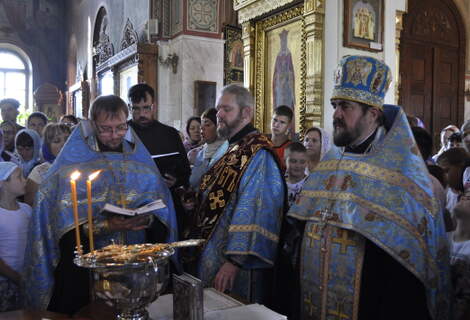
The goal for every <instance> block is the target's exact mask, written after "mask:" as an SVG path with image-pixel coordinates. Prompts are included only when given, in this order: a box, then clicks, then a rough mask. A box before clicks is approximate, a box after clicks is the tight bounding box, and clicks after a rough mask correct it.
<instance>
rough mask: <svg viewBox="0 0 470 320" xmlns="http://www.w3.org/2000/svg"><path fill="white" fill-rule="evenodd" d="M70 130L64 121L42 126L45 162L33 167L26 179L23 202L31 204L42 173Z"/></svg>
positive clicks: (43, 173)
mask: <svg viewBox="0 0 470 320" xmlns="http://www.w3.org/2000/svg"><path fill="white" fill-rule="evenodd" d="M70 133H71V130H70V127H69V126H68V125H66V124H65V123H49V124H48V125H47V126H46V127H45V128H44V133H43V137H44V143H43V144H42V148H41V150H42V155H43V157H44V160H45V162H44V163H41V164H40V165H37V166H36V167H34V169H33V170H32V171H31V173H30V174H29V176H28V180H26V193H25V195H24V202H26V203H27V204H29V205H30V206H32V205H33V202H34V197H35V196H36V192H37V191H38V188H39V185H40V184H41V183H42V181H43V178H44V175H45V174H46V172H47V170H49V168H50V167H51V166H52V163H53V162H54V160H55V158H56V157H57V155H58V154H59V152H60V150H62V147H63V146H64V144H65V142H66V141H67V139H68V137H69V136H70Z"/></svg>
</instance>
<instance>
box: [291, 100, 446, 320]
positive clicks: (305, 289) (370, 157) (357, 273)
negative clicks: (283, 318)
mask: <svg viewBox="0 0 470 320" xmlns="http://www.w3.org/2000/svg"><path fill="white" fill-rule="evenodd" d="M384 113H385V116H386V124H385V125H386V126H388V127H389V128H390V130H389V131H388V133H387V134H386V135H384V136H383V137H382V138H381V139H379V141H377V142H376V143H375V144H374V146H373V150H372V151H371V152H369V153H367V154H360V155H358V154H349V153H344V154H341V150H339V149H337V148H334V149H332V150H331V151H330V152H329V153H328V154H327V155H326V157H325V158H324V160H323V161H322V162H320V163H319V165H318V166H317V168H316V169H315V171H314V172H313V173H312V174H311V175H310V177H309V178H308V180H307V181H306V183H305V184H304V187H303V190H302V192H301V194H300V197H299V199H298V200H297V202H296V204H294V205H293V206H292V207H291V209H290V211H289V213H288V216H289V217H290V218H294V219H297V220H301V221H305V222H306V224H305V229H304V236H303V240H302V248H301V261H300V264H301V267H300V269H301V270H300V273H301V274H300V283H301V315H302V319H329V317H335V319H357V316H358V310H359V297H360V292H359V289H360V286H361V274H362V263H363V258H364V252H365V241H366V239H368V240H370V241H372V242H373V243H374V244H375V245H377V246H378V247H379V248H381V249H382V250H384V251H385V252H386V253H387V254H389V255H391V256H392V257H393V258H394V259H395V260H396V261H398V262H399V263H401V264H402V265H403V266H404V267H405V268H406V269H407V270H408V271H409V272H411V273H413V274H414V275H415V276H416V277H417V278H418V279H419V280H420V281H421V282H422V283H423V285H424V287H425V289H426V293H427V301H428V307H429V313H430V314H431V316H432V317H433V318H434V319H447V318H448V317H449V310H450V300H449V294H450V277H449V276H450V274H449V248H448V243H447V236H446V233H445V229H444V222H443V215H442V212H440V210H439V206H438V204H437V200H436V199H435V198H434V195H433V193H432V187H431V181H430V179H429V176H428V171H427V169H426V167H425V164H424V162H423V160H422V159H421V155H420V153H419V149H418V147H417V145H416V143H415V141H414V138H413V135H412V132H411V130H410V127H409V125H408V122H407V119H406V115H405V113H404V112H403V110H402V109H400V108H399V107H396V106H390V105H385V106H384ZM387 121H388V122H387ZM384 254H385V253H384ZM384 277H386V275H384Z"/></svg>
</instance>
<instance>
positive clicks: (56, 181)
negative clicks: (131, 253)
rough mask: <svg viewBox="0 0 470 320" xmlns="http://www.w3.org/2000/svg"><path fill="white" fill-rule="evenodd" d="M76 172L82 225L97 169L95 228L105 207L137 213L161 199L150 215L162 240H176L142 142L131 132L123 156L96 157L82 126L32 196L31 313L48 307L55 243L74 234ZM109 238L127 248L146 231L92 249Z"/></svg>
mask: <svg viewBox="0 0 470 320" xmlns="http://www.w3.org/2000/svg"><path fill="white" fill-rule="evenodd" d="M75 170H79V171H80V172H81V174H82V175H81V179H79V180H77V198H78V211H79V221H80V222H79V223H80V224H81V225H82V224H84V223H86V222H87V195H86V178H87V177H88V175H89V174H91V173H92V172H94V171H96V170H101V173H100V175H99V176H98V178H96V179H95V180H94V181H93V185H92V195H93V198H92V203H93V218H94V220H95V223H97V222H100V221H103V220H104V219H106V213H102V212H101V209H102V208H103V207H104V205H105V204H106V203H110V204H114V205H118V206H125V207H127V208H138V207H141V206H143V205H145V204H147V203H149V202H151V201H154V200H157V199H162V200H163V202H164V203H165V205H166V208H163V209H160V210H157V211H155V212H153V215H154V217H155V218H156V219H158V221H159V222H160V223H161V224H162V225H164V226H165V229H166V235H167V239H166V240H167V241H168V242H170V241H175V240H176V239H177V231H176V230H177V229H176V218H175V213H174V208H173V202H172V200H171V195H170V192H169V190H168V188H167V187H166V185H165V184H164V182H163V179H162V178H161V176H160V173H159V171H158V169H157V167H156V166H155V163H154V162H153V160H152V158H151V157H150V154H149V153H148V151H147V150H146V149H145V147H144V145H143V144H142V142H141V141H140V140H139V139H138V138H137V137H136V136H135V134H134V133H133V131H132V130H131V129H129V131H128V132H127V135H126V139H125V140H124V142H123V152H100V151H98V145H97V141H96V137H95V136H94V134H93V131H92V129H91V126H90V123H89V122H87V121H84V122H82V123H81V125H80V126H79V127H78V128H76V129H75V130H74V131H73V133H72V135H71V136H70V137H69V139H68V141H67V142H66V144H65V146H64V147H63V149H62V151H61V152H60V154H59V155H58V157H57V158H56V159H55V161H54V163H53V165H52V167H51V168H50V169H49V171H48V172H47V174H46V177H45V179H44V182H43V183H42V184H41V185H40V188H39V191H38V194H37V196H36V206H35V208H34V211H33V215H32V222H31V225H30V233H29V237H30V238H29V243H28V245H27V249H26V256H25V266H26V269H25V284H26V295H27V305H28V307H31V308H35V309H45V308H46V307H47V306H48V303H49V301H50V299H51V295H52V289H53V286H54V269H55V268H56V266H57V264H58V262H59V260H60V258H61V253H60V250H59V241H60V239H61V238H62V237H63V236H64V235H65V234H66V233H67V232H69V231H71V230H73V229H74V218H73V210H72V203H71V195H70V174H71V173H72V172H73V171H75ZM82 234H83V233H82ZM111 239H115V240H116V241H120V240H123V241H124V242H125V243H129V244H130V243H142V242H144V241H145V231H129V232H117V233H109V232H108V233H103V234H95V248H97V249H98V248H101V247H103V246H105V245H108V244H110V243H111ZM82 241H83V240H82ZM70 276H71V277H73V275H70Z"/></svg>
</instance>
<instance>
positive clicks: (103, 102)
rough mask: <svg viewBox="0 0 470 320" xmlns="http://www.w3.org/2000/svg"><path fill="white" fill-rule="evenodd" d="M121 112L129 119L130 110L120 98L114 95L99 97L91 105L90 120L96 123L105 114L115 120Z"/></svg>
mask: <svg viewBox="0 0 470 320" xmlns="http://www.w3.org/2000/svg"><path fill="white" fill-rule="evenodd" d="M121 112H124V114H125V115H126V119H127V117H128V116H129V110H128V108H127V104H126V103H125V102H124V100H122V99H121V98H120V97H118V96H115V95H112V94H111V95H109V96H99V97H98V98H96V99H95V101H93V103H92V105H91V108H90V119H91V120H93V121H96V119H97V118H98V116H99V115H100V114H101V113H105V114H106V115H107V117H111V118H114V117H116V116H118V115H119V114H120V113H121Z"/></svg>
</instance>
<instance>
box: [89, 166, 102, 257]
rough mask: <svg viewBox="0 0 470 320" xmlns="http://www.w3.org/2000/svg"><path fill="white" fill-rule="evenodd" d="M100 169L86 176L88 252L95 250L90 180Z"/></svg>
mask: <svg viewBox="0 0 470 320" xmlns="http://www.w3.org/2000/svg"><path fill="white" fill-rule="evenodd" d="M100 172H101V170H98V171H95V172H93V173H92V174H90V175H89V176H88V180H87V181H86V194H87V199H88V241H89V242H90V252H93V251H95V242H94V240H93V204H92V199H93V197H92V195H91V182H92V181H93V180H94V179H95V178H96V177H97V176H98V175H99V174H100Z"/></svg>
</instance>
